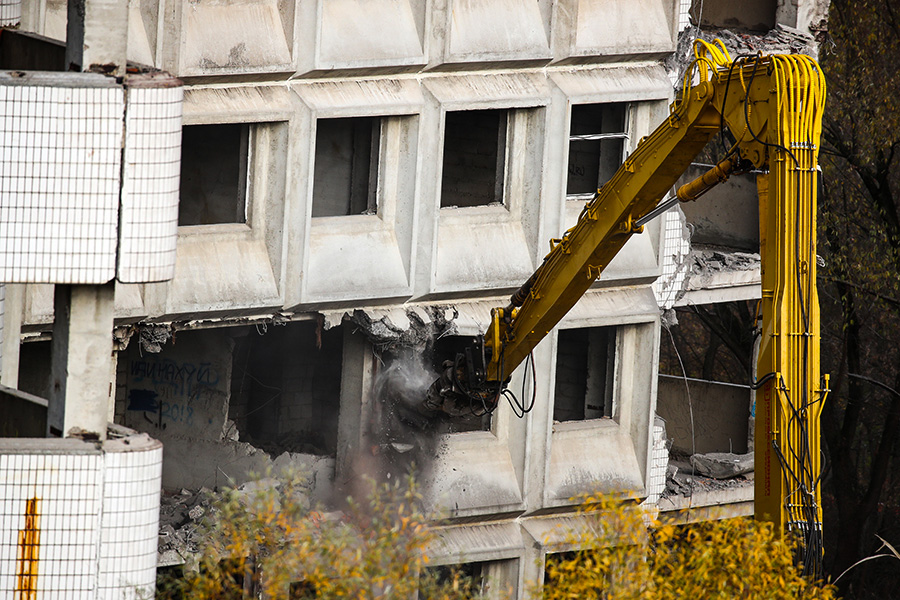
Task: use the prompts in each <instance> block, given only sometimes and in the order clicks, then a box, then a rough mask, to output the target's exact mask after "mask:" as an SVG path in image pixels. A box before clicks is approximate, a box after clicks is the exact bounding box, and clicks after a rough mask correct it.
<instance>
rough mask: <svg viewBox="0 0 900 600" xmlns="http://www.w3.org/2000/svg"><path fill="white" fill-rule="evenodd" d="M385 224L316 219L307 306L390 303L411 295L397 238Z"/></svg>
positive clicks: (369, 218) (367, 218)
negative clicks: (319, 302)
mask: <svg viewBox="0 0 900 600" xmlns="http://www.w3.org/2000/svg"><path fill="white" fill-rule="evenodd" d="M335 220H340V221H341V222H340V223H335V222H334V221H335ZM348 220H353V221H356V223H353V224H350V223H348V222H347V221H348ZM381 223H382V222H381V220H380V219H379V218H378V217H377V216H367V215H361V216H350V217H324V218H321V219H316V221H315V222H314V223H313V225H312V231H311V234H312V235H311V239H310V244H309V263H308V265H307V273H308V281H307V283H306V285H305V286H304V298H305V299H306V300H307V301H309V302H314V301H316V300H330V301H335V300H358V299H360V298H362V297H365V298H390V297H397V296H408V295H409V294H410V293H411V288H410V286H409V277H408V274H407V272H406V269H405V267H404V261H403V257H402V256H401V254H400V250H399V248H398V245H397V239H396V237H395V236H394V234H393V233H392V232H391V231H389V230H385V229H383V228H382V227H381ZM336 229H337V231H335V230H336Z"/></svg>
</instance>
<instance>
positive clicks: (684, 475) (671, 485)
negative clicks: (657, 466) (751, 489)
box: [661, 455, 753, 498]
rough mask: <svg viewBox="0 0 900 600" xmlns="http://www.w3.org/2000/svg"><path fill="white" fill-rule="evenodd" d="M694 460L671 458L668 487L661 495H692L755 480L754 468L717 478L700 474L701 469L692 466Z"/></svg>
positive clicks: (741, 485)
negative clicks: (738, 473)
mask: <svg viewBox="0 0 900 600" xmlns="http://www.w3.org/2000/svg"><path fill="white" fill-rule="evenodd" d="M694 456H708V455H694ZM750 456H752V455H750ZM693 462H694V457H691V459H690V462H688V461H685V460H677V459H673V458H670V459H669V467H668V469H667V470H666V489H665V491H663V493H662V495H661V497H662V498H669V497H671V496H692V495H694V494H697V493H699V492H711V491H717V490H726V489H732V488H740V487H744V486H747V485H750V484H751V482H752V481H753V471H752V470H750V471H745V472H743V473H742V474H740V475H736V476H730V477H727V478H723V479H716V478H713V477H707V476H704V475H702V474H700V470H699V469H696V470H695V468H694V466H692V463H693ZM751 468H752V467H751Z"/></svg>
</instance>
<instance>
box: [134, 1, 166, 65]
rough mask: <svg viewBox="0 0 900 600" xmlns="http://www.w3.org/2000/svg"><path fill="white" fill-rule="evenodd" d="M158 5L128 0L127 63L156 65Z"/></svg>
mask: <svg viewBox="0 0 900 600" xmlns="http://www.w3.org/2000/svg"><path fill="white" fill-rule="evenodd" d="M160 4H161V3H160ZM160 4H158V3H156V2H146V1H142V0H128V50H127V56H128V60H129V61H131V62H136V63H139V64H142V65H148V66H151V67H152V66H155V65H156V39H157V33H158V31H159V7H160Z"/></svg>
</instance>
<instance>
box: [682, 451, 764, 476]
mask: <svg viewBox="0 0 900 600" xmlns="http://www.w3.org/2000/svg"><path fill="white" fill-rule="evenodd" d="M691 466H693V467H694V471H695V472H699V473H700V474H701V475H705V476H706V477H711V478H713V479H730V478H731V477H737V476H738V475H744V474H745V473H750V472H752V471H753V453H752V452H748V453H747V454H734V453H732V452H710V453H708V454H694V455H693V456H691Z"/></svg>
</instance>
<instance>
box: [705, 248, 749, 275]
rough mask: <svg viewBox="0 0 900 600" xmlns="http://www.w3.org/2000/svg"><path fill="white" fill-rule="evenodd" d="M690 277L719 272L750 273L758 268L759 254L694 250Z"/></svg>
mask: <svg viewBox="0 0 900 600" xmlns="http://www.w3.org/2000/svg"><path fill="white" fill-rule="evenodd" d="M691 258H692V259H693V264H692V265H691V275H692V276H693V275H705V274H709V273H717V272H721V271H752V270H755V269H758V268H759V265H760V258H759V254H751V253H747V252H722V251H720V250H715V249H707V248H695V249H694V251H693V252H692V253H691Z"/></svg>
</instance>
